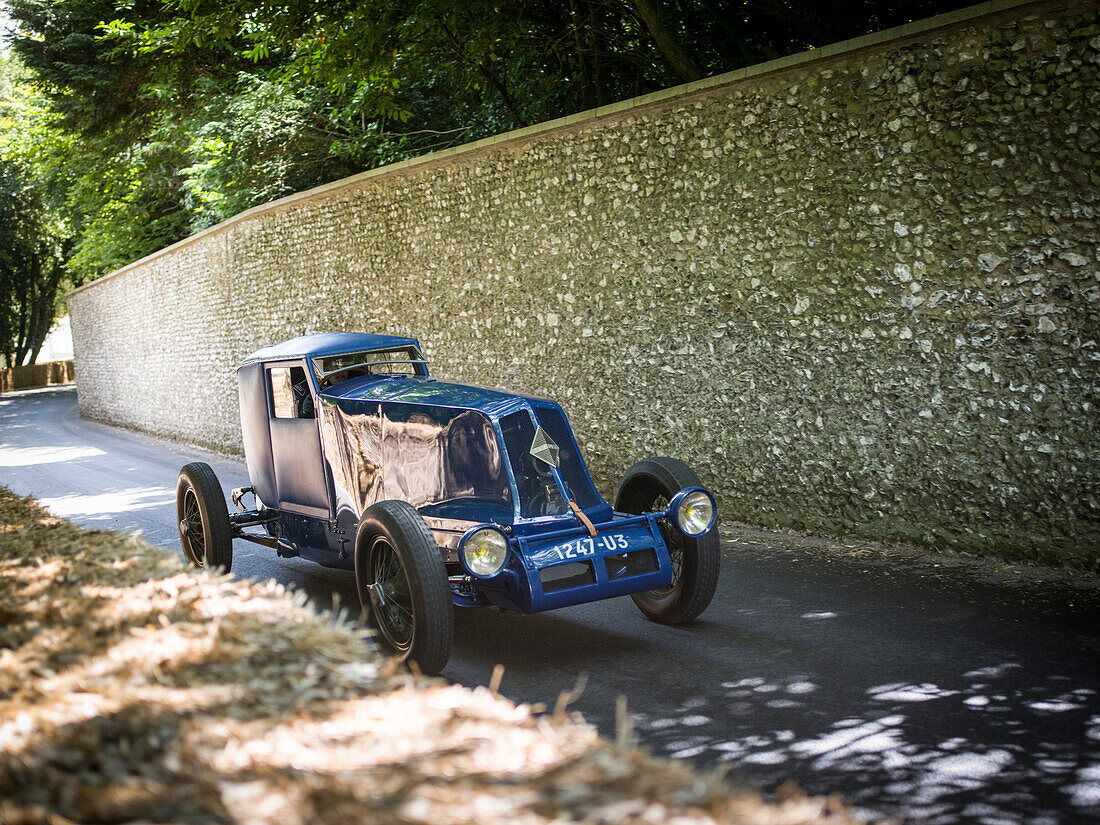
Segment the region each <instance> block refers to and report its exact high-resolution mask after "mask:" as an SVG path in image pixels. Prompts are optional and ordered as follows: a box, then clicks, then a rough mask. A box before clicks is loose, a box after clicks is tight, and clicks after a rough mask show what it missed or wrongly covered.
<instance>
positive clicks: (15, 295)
mask: <svg viewBox="0 0 1100 825" xmlns="http://www.w3.org/2000/svg"><path fill="white" fill-rule="evenodd" d="M25 79H26V75H25V72H22V71H21V70H20V68H19V66H18V64H16V63H15V62H14V61H12V60H11V59H10V58H9V57H6V56H3V55H0V360H2V362H3V364H4V366H17V365H19V364H23V363H33V361H34V359H35V357H37V355H38V350H39V349H41V347H42V342H43V340H44V339H45V337H46V334H47V333H48V332H49V329H50V326H51V325H52V323H53V319H54V315H55V309H56V303H57V294H58V290H59V288H60V287H61V285H62V283H63V281H64V278H65V268H64V261H65V258H66V257H67V254H68V251H69V242H68V240H67V237H68V235H69V234H70V233H69V232H68V231H67V227H66V226H65V225H64V221H63V219H61V217H60V212H59V211H58V210H57V208H56V207H57V206H58V204H59V202H60V199H61V198H63V194H62V192H61V191H60V190H59V189H58V188H57V185H56V181H55V180H53V179H52V176H51V174H50V172H49V171H48V168H49V163H48V161H47V159H46V158H45V157H43V156H39V155H38V153H37V147H36V148H35V149H32V148H31V147H32V146H34V145H35V143H34V142H35V140H36V139H41V137H42V135H43V133H44V131H48V129H49V127H48V125H47V123H48V121H49V120H50V118H51V117H52V116H51V115H50V113H49V112H44V111H42V110H41V109H40V108H39V109H37V110H36V108H35V106H34V105H33V102H32V101H29V100H27V99H26V97H25V92H26V89H25V87H24V86H23V83H24V82H25ZM38 116H41V118H42V119H40V118H39V117H38ZM24 153H25V154H26V157H25V158H22V161H23V162H21V158H20V156H21V155H22V154H24ZM27 160H33V161H34V163H27V162H26V161H27Z"/></svg>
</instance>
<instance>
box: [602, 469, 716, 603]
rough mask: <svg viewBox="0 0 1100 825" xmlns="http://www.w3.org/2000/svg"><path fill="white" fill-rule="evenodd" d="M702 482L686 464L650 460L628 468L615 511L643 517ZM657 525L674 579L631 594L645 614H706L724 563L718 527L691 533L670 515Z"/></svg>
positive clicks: (617, 496) (656, 511)
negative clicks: (695, 534) (695, 533)
mask: <svg viewBox="0 0 1100 825" xmlns="http://www.w3.org/2000/svg"><path fill="white" fill-rule="evenodd" d="M700 486H702V485H701V484H700V483H699V478H698V477H697V476H696V475H695V473H693V472H692V471H691V469H690V468H689V467H688V466H687V465H686V464H684V463H683V462H681V461H677V460H676V459H673V458H647V459H645V460H643V461H639V462H638V463H637V464H635V465H634V466H633V467H631V468H630V469H629V470H627V471H626V475H625V476H623V480H622V483H621V484H620V485H619V491H618V494H617V495H616V496H615V509H616V510H618V511H620V512H623V513H636V514H639V515H640V514H642V513H663V512H664V511H665V510H667V509H668V505H669V503H670V502H671V500H672V498H673V496H675V495H676V493H678V492H679V491H680V490H683V489H684V488H686V487H700ZM674 517H675V516H672V518H674ZM657 526H658V528H659V529H660V531H661V537H662V538H663V539H664V542H665V546H666V547H667V548H668V555H669V562H670V566H671V568H672V570H671V572H672V576H671V580H670V581H669V583H668V584H667V585H665V586H664V587H660V588H655V589H653V590H646V591H643V592H641V593H633V594H631V598H632V599H633V600H634V603H635V604H636V605H637V606H638V609H640V610H641V611H642V613H644V614H645V615H646V617H647V618H649V619H651V620H653V621H655V622H660V623H661V624H679V623H680V622H686V621H689V620H691V619H694V618H695V617H696V616H698V615H699V614H700V613H702V612H703V611H704V610H705V609H706V607H707V605H708V604H710V600H711V599H712V598H713V597H714V593H715V590H716V589H717V586H718V568H719V565H720V562H721V545H720V543H719V541H718V531H717V530H716V529H711V530H709V531H708V532H707V533H705V534H703V535H701V536H695V537H688V536H685V535H684V534H683V533H682V532H681V531H680V530H678V529H677V528H676V527H675V526H674V525H673V524H672V523H671V520H670V519H659V520H658V521H657Z"/></svg>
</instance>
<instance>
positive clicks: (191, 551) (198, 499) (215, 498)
mask: <svg viewBox="0 0 1100 825" xmlns="http://www.w3.org/2000/svg"><path fill="white" fill-rule="evenodd" d="M176 521H177V522H178V523H179V528H180V544H181V545H182V546H183V558H184V560H185V561H186V562H187V563H188V564H190V565H192V566H194V567H220V568H222V569H223V570H224V571H225V572H227V573H228V572H229V569H230V568H231V567H232V566H233V534H232V533H231V532H230V528H229V508H228V507H226V504H225V494H224V493H223V492H222V486H221V484H219V483H218V477H217V476H216V475H214V471H213V470H211V469H210V465H209V464H204V463H203V462H201V461H195V462H192V463H191V464H188V465H186V466H185V467H184V468H183V469H182V470H180V475H179V479H178V480H177V481H176Z"/></svg>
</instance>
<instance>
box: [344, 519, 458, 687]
mask: <svg viewBox="0 0 1100 825" xmlns="http://www.w3.org/2000/svg"><path fill="white" fill-rule="evenodd" d="M355 582H356V586H357V588H358V590H359V602H360V604H361V605H362V606H363V610H364V612H365V613H366V615H367V618H368V621H369V622H370V623H371V625H373V626H374V628H375V630H376V631H377V633H378V636H377V639H378V643H379V645H380V646H381V647H382V648H384V649H385V650H387V651H389V652H390V653H392V654H395V655H397V656H399V657H401V659H403V660H404V661H406V662H409V663H410V664H412V663H415V664H416V667H418V668H419V669H420V671H421V672H422V673H425V674H429V675H434V674H436V673H439V671H441V670H443V668H444V667H445V666H446V665H447V660H448V659H449V658H450V656H451V644H452V641H453V638H454V615H453V614H454V609H453V607H452V605H451V588H450V585H449V584H448V582H447V570H446V567H445V566H444V564H443V558H442V556H441V555H440V550H439V548H438V547H437V546H436V543H435V539H434V538H433V536H432V534H431V531H429V530H428V525H427V524H425V522H424V519H423V518H421V516H420V514H419V513H417V512H416V510H414V509H413V507H412V506H411V505H410V504H409V503H408V502H405V501H380V502H378V503H377V504H375V505H373V506H371V507H368V508H367V509H366V510H365V511H364V512H363V515H362V516H361V517H360V518H359V527H358V528H356V532H355Z"/></svg>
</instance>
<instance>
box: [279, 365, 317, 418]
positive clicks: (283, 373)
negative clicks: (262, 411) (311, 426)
mask: <svg viewBox="0 0 1100 825" xmlns="http://www.w3.org/2000/svg"><path fill="white" fill-rule="evenodd" d="M267 374H268V380H269V381H270V382H271V401H272V411H271V412H272V415H274V416H275V418H313V417H314V412H313V396H312V395H310V392H309V383H308V382H307V381H306V371H305V370H304V369H303V368H302V367H272V368H271V369H270V370H268V371H267Z"/></svg>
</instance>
